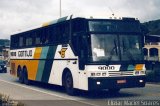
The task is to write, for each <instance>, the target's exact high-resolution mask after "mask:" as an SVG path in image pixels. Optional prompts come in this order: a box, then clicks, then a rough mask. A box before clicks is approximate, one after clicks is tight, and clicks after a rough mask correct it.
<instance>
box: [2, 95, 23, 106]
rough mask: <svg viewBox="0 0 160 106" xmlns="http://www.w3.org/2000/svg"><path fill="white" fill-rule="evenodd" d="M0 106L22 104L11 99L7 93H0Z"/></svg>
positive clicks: (18, 105)
mask: <svg viewBox="0 0 160 106" xmlns="http://www.w3.org/2000/svg"><path fill="white" fill-rule="evenodd" d="M0 106H24V104H23V103H20V102H17V101H14V100H11V99H10V97H9V96H7V95H4V94H0Z"/></svg>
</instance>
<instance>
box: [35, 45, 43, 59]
mask: <svg viewBox="0 0 160 106" xmlns="http://www.w3.org/2000/svg"><path fill="white" fill-rule="evenodd" d="M41 53H42V48H41V47H38V48H36V50H35V53H34V59H40V57H41Z"/></svg>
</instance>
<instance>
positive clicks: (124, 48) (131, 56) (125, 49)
mask: <svg viewBox="0 0 160 106" xmlns="http://www.w3.org/2000/svg"><path fill="white" fill-rule="evenodd" d="M122 45H123V52H126V54H127V56H128V58H129V59H130V60H131V61H132V62H133V64H135V60H134V58H133V55H132V54H131V53H130V51H129V50H128V49H127V48H126V47H125V44H124V39H123V40H122Z"/></svg>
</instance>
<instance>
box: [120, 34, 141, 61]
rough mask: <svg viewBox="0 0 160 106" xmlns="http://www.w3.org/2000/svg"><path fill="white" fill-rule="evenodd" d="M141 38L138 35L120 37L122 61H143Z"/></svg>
mask: <svg viewBox="0 0 160 106" xmlns="http://www.w3.org/2000/svg"><path fill="white" fill-rule="evenodd" d="M140 38H141V37H140V36H138V35H137V36H136V35H128V36H127V35H120V49H121V56H122V61H129V60H133V61H134V60H143V55H142V45H141V44H142V42H141V39H140Z"/></svg>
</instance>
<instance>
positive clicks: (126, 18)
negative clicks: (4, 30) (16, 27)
mask: <svg viewBox="0 0 160 106" xmlns="http://www.w3.org/2000/svg"><path fill="white" fill-rule="evenodd" d="M70 19H72V20H76V19H83V20H88V21H94V20H95V21H106V20H108V21H125V22H139V20H137V19H135V18H129V17H122V18H119V19H117V18H114V19H112V18H110V19H100V18H84V17H75V18H72V16H70V17H69V16H66V17H62V18H59V19H56V20H53V21H49V22H46V23H43V24H42V25H39V26H37V27H34V28H29V29H25V30H21V31H18V32H16V33H14V34H12V35H18V34H21V33H23V32H28V31H32V30H35V29H40V28H43V27H47V26H50V25H54V24H57V23H61V22H65V21H69V20H70Z"/></svg>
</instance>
